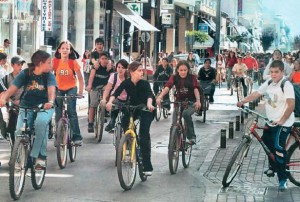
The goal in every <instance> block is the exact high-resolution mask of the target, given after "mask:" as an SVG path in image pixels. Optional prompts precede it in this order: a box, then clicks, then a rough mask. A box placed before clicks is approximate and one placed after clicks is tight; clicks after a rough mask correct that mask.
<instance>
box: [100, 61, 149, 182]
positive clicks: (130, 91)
mask: <svg viewBox="0 0 300 202" xmlns="http://www.w3.org/2000/svg"><path fill="white" fill-rule="evenodd" d="M128 71H129V74H130V78H128V79H126V80H124V81H123V82H122V83H121V84H120V86H119V87H118V88H117V89H116V91H115V92H114V93H113V94H112V96H111V97H110V99H109V101H108V103H107V104H106V109H107V110H108V111H110V110H111V108H112V102H113V101H114V100H115V98H116V97H118V96H119V95H120V94H121V92H122V91H123V90H125V91H126V93H127V100H128V101H129V102H130V105H140V104H145V105H146V106H147V108H148V110H149V111H145V110H136V112H135V117H137V116H139V115H140V131H139V134H140V137H141V139H140V146H141V152H142V157H143V165H144V174H145V175H147V176H150V175H152V170H153V167H152V164H151V141H150V132H149V131H150V125H151V123H152V121H153V118H154V113H153V110H154V106H153V102H154V95H153V93H152V90H151V87H150V83H149V82H148V81H146V80H143V73H144V72H143V66H142V65H141V63H139V62H132V63H131V64H130V65H129V67H128ZM123 113H124V112H123ZM124 114H125V115H124V118H123V119H122V127H123V128H124V129H127V127H128V124H129V113H128V112H125V113H124Z"/></svg>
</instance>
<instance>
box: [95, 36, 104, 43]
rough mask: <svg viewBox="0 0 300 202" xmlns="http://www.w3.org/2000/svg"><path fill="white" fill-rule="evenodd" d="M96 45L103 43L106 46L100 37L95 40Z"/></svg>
mask: <svg viewBox="0 0 300 202" xmlns="http://www.w3.org/2000/svg"><path fill="white" fill-rule="evenodd" d="M96 43H102V44H103V45H104V40H103V39H102V38H100V37H98V38H97V39H95V44H96Z"/></svg>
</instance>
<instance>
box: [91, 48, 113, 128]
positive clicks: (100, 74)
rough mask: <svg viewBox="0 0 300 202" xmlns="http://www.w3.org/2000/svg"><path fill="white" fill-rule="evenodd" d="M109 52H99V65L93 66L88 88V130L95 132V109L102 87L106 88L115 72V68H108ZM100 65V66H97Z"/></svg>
mask: <svg viewBox="0 0 300 202" xmlns="http://www.w3.org/2000/svg"><path fill="white" fill-rule="evenodd" d="M108 56H109V55H108V53H107V52H105V51H102V52H101V53H100V54H99V65H96V66H93V68H92V70H91V73H90V78H89V83H88V86H87V87H86V90H87V91H88V92H89V96H90V100H91V103H90V106H89V125H88V132H89V133H93V132H94V118H95V110H96V108H97V106H98V105H99V97H100V93H101V90H102V89H105V88H104V87H105V86H106V84H107V82H108V79H109V76H110V74H111V73H113V69H108V68H107V67H106V66H107V63H108ZM97 66H98V67H97Z"/></svg>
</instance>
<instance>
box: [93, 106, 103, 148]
mask: <svg viewBox="0 0 300 202" xmlns="http://www.w3.org/2000/svg"><path fill="white" fill-rule="evenodd" d="M104 118H105V109H103V108H102V107H101V106H100V107H98V108H97V126H96V130H95V132H96V138H97V142H98V143H100V142H101V140H102V135H103V126H104Z"/></svg>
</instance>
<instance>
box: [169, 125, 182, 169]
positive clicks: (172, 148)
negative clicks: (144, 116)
mask: <svg viewBox="0 0 300 202" xmlns="http://www.w3.org/2000/svg"><path fill="white" fill-rule="evenodd" d="M179 135H180V134H179V128H178V127H176V126H172V127H171V130H170V137H169V148H168V149H169V150H168V158H169V170H170V173H171V174H175V173H176V172H177V168H178V160H179V148H180V145H179V144H180V142H179Z"/></svg>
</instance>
